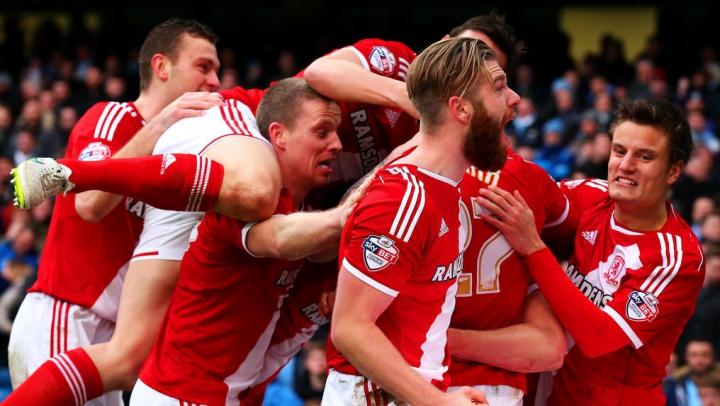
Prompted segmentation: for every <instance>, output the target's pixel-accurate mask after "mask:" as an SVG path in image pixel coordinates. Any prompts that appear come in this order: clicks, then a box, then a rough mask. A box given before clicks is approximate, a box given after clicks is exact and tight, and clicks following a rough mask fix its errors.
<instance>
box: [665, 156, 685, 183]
mask: <svg viewBox="0 0 720 406" xmlns="http://www.w3.org/2000/svg"><path fill="white" fill-rule="evenodd" d="M683 169H685V162H683V161H677V162H675V163H674V164H672V165H670V170H669V171H668V178H667V184H668V185H672V184H673V183H675V182H676V181H677V180H678V178H679V177H680V174H681V173H682V171H683Z"/></svg>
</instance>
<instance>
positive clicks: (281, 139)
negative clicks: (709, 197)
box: [268, 121, 287, 150]
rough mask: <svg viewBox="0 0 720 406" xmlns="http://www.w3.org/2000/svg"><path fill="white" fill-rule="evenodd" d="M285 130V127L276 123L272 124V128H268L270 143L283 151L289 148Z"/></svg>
mask: <svg viewBox="0 0 720 406" xmlns="http://www.w3.org/2000/svg"><path fill="white" fill-rule="evenodd" d="M285 130H286V129H285V127H284V126H283V125H282V124H280V123H278V122H276V121H273V122H272V123H270V127H269V128H268V133H269V134H270V142H271V143H272V144H273V145H274V146H276V147H278V148H279V149H281V150H284V149H285V148H286V147H287V131H285Z"/></svg>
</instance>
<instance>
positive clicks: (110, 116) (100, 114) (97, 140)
mask: <svg viewBox="0 0 720 406" xmlns="http://www.w3.org/2000/svg"><path fill="white" fill-rule="evenodd" d="M142 126H143V121H142V117H141V116H140V113H139V112H138V111H137V110H136V109H135V107H134V106H133V105H132V104H131V103H118V102H103V103H96V104H95V105H93V106H92V107H91V108H90V109H89V110H88V111H87V112H86V113H85V114H84V115H83V116H82V117H81V118H80V120H79V121H78V122H77V124H76V125H75V127H73V129H72V132H71V133H70V140H69V141H68V142H69V145H68V149H67V153H66V155H65V157H66V158H73V159H77V160H80V161H100V160H103V159H108V158H110V157H111V156H112V155H113V154H115V153H116V152H118V151H119V150H120V149H121V148H122V147H123V146H124V145H125V144H127V142H128V141H129V140H130V139H131V138H132V137H133V136H135V134H136V133H137V132H138V131H139V130H140V129H141V128H142Z"/></svg>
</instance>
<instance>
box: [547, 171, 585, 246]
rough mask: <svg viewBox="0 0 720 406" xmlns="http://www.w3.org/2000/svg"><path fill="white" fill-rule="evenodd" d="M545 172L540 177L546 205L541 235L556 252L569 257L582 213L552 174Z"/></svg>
mask: <svg viewBox="0 0 720 406" xmlns="http://www.w3.org/2000/svg"><path fill="white" fill-rule="evenodd" d="M543 174H544V176H542V177H540V179H538V182H539V183H540V184H542V188H541V191H542V192H541V194H540V196H543V202H544V204H545V206H546V207H545V212H546V216H545V224H543V229H542V233H541V237H542V239H543V241H544V242H545V243H546V245H547V246H548V247H550V249H551V250H552V251H553V252H554V253H557V254H559V255H561V256H566V257H569V256H570V253H571V250H572V246H573V240H574V238H575V230H576V229H577V225H578V222H579V221H580V215H579V213H578V211H577V210H576V209H575V207H574V206H573V205H572V204H570V200H569V199H568V198H567V197H566V196H565V194H564V193H563V191H562V190H561V189H560V187H559V186H558V184H557V183H555V181H554V180H553V179H552V178H551V177H550V175H548V174H547V173H546V172H545V171H543Z"/></svg>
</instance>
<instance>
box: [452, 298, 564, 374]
mask: <svg viewBox="0 0 720 406" xmlns="http://www.w3.org/2000/svg"><path fill="white" fill-rule="evenodd" d="M448 346H449V348H450V353H451V354H452V355H453V357H455V358H461V359H467V360H471V361H476V362H481V363H483V364H487V365H492V366H496V367H498V368H502V369H506V370H509V371H515V372H524V373H530V372H543V371H550V370H554V369H558V368H560V367H561V366H562V363H563V358H564V357H565V348H566V347H567V340H566V339H565V329H563V327H562V325H561V324H560V322H559V321H558V320H557V319H556V318H555V315H554V314H553V313H552V310H550V307H549V306H548V304H547V302H546V301H545V298H544V297H543V296H542V293H540V291H539V290H535V291H533V292H531V293H530V294H529V295H528V296H527V297H526V298H525V313H524V315H523V322H522V323H520V324H516V325H514V326H509V327H504V328H500V329H497V330H485V331H478V330H460V329H454V328H451V329H450V330H449V331H448Z"/></svg>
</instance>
